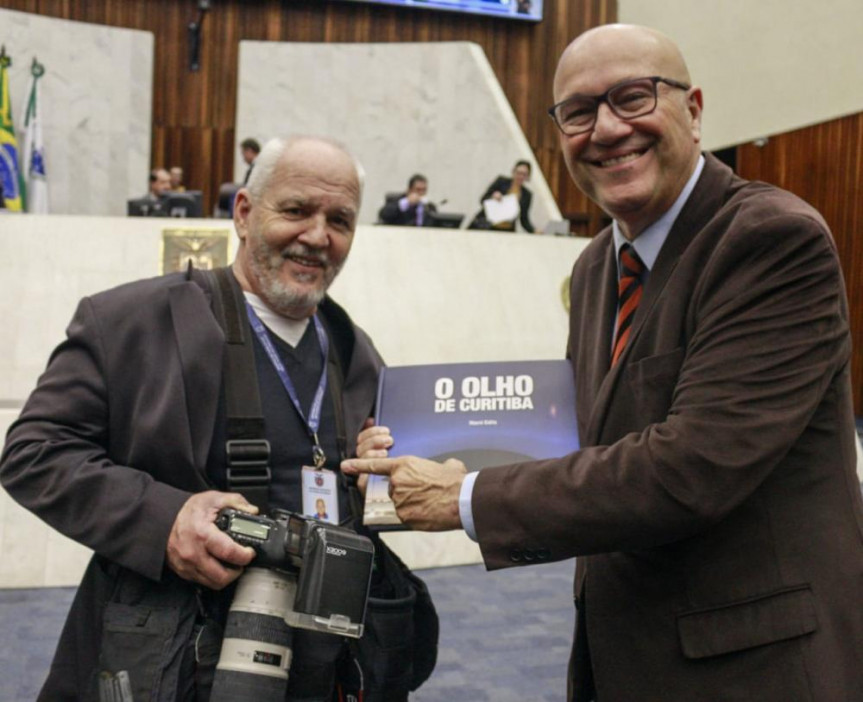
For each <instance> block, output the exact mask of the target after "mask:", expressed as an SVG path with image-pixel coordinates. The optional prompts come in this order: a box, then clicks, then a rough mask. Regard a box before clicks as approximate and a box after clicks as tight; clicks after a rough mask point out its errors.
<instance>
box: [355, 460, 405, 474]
mask: <svg viewBox="0 0 863 702" xmlns="http://www.w3.org/2000/svg"><path fill="white" fill-rule="evenodd" d="M396 465H397V462H396V460H395V459H393V458H349V459H348V460H346V461H342V471H343V472H344V473H347V474H348V475H359V474H360V473H373V474H374V475H389V474H390V473H392V471H393V469H394V468H395V467H396Z"/></svg>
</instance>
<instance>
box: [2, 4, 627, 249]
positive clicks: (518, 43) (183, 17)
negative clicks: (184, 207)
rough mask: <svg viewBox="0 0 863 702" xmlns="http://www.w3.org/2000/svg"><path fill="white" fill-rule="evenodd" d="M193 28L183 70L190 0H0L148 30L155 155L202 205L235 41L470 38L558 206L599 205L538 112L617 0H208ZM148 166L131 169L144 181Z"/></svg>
mask: <svg viewBox="0 0 863 702" xmlns="http://www.w3.org/2000/svg"><path fill="white" fill-rule="evenodd" d="M211 4H212V9H211V10H210V11H209V12H208V13H207V14H206V17H205V18H204V22H203V28H202V34H201V57H200V58H201V69H200V71H199V72H197V73H192V72H190V71H189V70H188V40H187V25H188V24H189V22H191V21H192V20H193V19H195V18H196V17H197V2H196V1H195V0H104V1H103V2H92V1H90V0H0V7H5V8H8V9H12V10H22V11H25V12H35V13H39V14H42V15H46V16H51V17H60V18H63V19H71V20H78V21H83V22H94V23H98V24H106V25H111V26H116V27H128V28H131V29H142V30H146V31H150V32H153V34H154V35H155V54H156V56H155V67H154V87H153V145H152V146H153V148H152V154H153V157H152V159H153V165H154V166H157V165H166V166H171V165H181V166H183V168H184V169H185V172H186V181H187V183H188V184H189V185H190V186H191V187H200V188H201V189H202V190H203V191H204V198H205V206H206V207H208V208H209V207H211V206H212V203H213V198H214V196H215V193H216V191H217V189H218V185H219V183H221V182H224V181H229V180H231V178H232V174H233V162H234V158H237V157H239V154H237V153H234V146H233V139H234V124H235V114H236V93H237V58H238V54H239V41H240V40H242V39H256V40H268V41H304V42H416V41H473V42H476V43H477V44H479V45H480V46H482V47H483V49H484V50H485V52H486V54H487V55H488V57H489V61H490V62H491V65H492V67H493V68H494V71H495V73H496V75H497V77H498V80H500V82H501V84H502V86H503V90H504V92H505V93H506V96H507V98H508V99H509V101H510V103H511V104H512V106H513V110H514V111H515V114H516V117H517V118H518V120H519V122H520V123H521V125H522V128H523V130H524V132H525V134H526V135H527V139H528V142H529V143H530V145H531V148H532V149H533V151H534V153H535V155H536V158H537V160H538V162H539V164H540V167H541V168H542V170H543V172H544V173H545V174H546V177H547V179H548V182H549V186H550V187H551V189H552V192H553V193H554V194H555V196H556V198H557V200H558V204H559V206H560V209H561V210H562V211H563V212H565V213H586V212H589V213H591V219H590V220H589V222H588V225H587V226H586V228H585V230H586V231H589V232H590V233H595V231H596V230H597V229H598V227H599V218H600V212H599V210H598V209H597V208H596V207H595V206H592V205H589V203H588V201H587V199H586V198H585V197H584V196H583V195H582V194H581V193H580V192H579V191H578V190H577V189H576V188H575V186H574V185H573V184H572V182H571V180H570V178H569V175H568V174H567V173H566V169H565V167H563V164H562V160H561V157H560V149H559V147H558V143H557V134H556V132H555V129H554V126H553V125H552V123H551V121H550V120H549V118H548V116H547V115H546V113H545V110H546V108H547V107H548V106H549V105H550V104H551V102H552V96H551V83H552V78H553V76H554V69H555V66H556V64H557V59H558V57H559V55H560V53H561V52H562V51H563V49H564V47H565V46H566V45H567V44H568V43H569V41H571V40H572V39H573V38H574V37H575V36H577V35H578V34H580V33H581V32H582V31H584V30H585V29H588V28H590V27H592V26H596V25H599V24H604V23H607V22H611V21H614V20H615V18H616V14H617V3H616V0H545V18H544V20H543V21H542V22H540V23H538V24H534V23H527V22H521V21H515V20H505V19H497V18H490V17H474V16H469V15H462V14H456V13H449V12H433V11H423V10H420V9H416V8H399V7H387V6H382V5H364V4H353V3H347V2H337V1H332V0H281V1H279V0H257V1H252V0H246V1H243V0H216V1H215V2H213V3H211ZM145 177H146V174H142V175H141V182H142V187H143V184H144V183H145V180H144V179H145Z"/></svg>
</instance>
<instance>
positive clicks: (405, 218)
mask: <svg viewBox="0 0 863 702" xmlns="http://www.w3.org/2000/svg"><path fill="white" fill-rule="evenodd" d="M428 188H429V183H428V179H427V178H426V177H425V176H424V175H421V174H419V173H417V174H416V175H412V176H411V179H410V180H409V181H408V191H407V192H406V193H405V194H404V195H402V196H401V197H400V198H398V199H396V198H393V199H391V200H387V202H386V204H384V206H383V207H382V208H381V209H380V211H379V212H378V218H379V219H380V220H381V222H382V223H383V224H396V225H399V226H402V227H427V226H430V221H429V215H430V214H433V213H434V212H435V211H436V210H437V208H436V207H435V206H434V203H432V202H429V201H428V198H427V197H426V193H427V192H428Z"/></svg>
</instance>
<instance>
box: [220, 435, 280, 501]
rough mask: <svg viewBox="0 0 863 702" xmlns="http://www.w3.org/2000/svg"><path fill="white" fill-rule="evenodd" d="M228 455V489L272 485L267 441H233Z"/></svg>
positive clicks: (227, 444)
mask: <svg viewBox="0 0 863 702" xmlns="http://www.w3.org/2000/svg"><path fill="white" fill-rule="evenodd" d="M225 451H226V452H227V455H228V489H229V490H238V489H240V490H241V489H242V488H244V487H257V486H262V487H267V486H269V484H270V442H269V441H267V440H266V439H232V440H230V441H228V442H226V443H225Z"/></svg>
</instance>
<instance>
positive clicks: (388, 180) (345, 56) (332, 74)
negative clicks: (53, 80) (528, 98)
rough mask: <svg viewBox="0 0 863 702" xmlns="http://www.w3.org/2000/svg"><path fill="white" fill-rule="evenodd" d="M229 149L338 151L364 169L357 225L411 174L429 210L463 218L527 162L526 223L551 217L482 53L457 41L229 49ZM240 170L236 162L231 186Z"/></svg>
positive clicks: (542, 185) (541, 183)
mask: <svg viewBox="0 0 863 702" xmlns="http://www.w3.org/2000/svg"><path fill="white" fill-rule="evenodd" d="M236 124H237V130H236V136H237V142H238V143H239V142H240V141H242V140H243V139H244V138H246V137H255V138H257V139H259V140H260V141H261V142H262V143H263V142H264V141H265V140H266V139H269V138H271V137H274V136H283V135H286V134H291V133H300V134H324V135H327V136H330V137H333V138H336V139H339V140H340V141H342V142H344V143H345V144H346V145H347V146H348V147H349V148H350V149H351V150H352V151H353V152H354V153H355V154H356V156H357V157H358V158H359V159H360V160H361V161H362V163H363V165H364V166H365V169H366V172H367V181H366V196H365V199H364V206H363V209H362V211H361V213H360V215H361V219H360V221H361V222H363V223H371V222H374V221H375V220H376V218H377V211H378V209H379V208H380V207H381V206H382V205H383V202H384V193H386V192H392V191H399V190H404V189H405V188H406V186H407V181H408V179H409V178H410V176H411V175H412V174H413V173H416V172H420V173H423V174H424V175H426V176H427V177H428V179H429V197H430V199H431V200H432V201H436V202H438V203H440V202H441V201H442V200H447V203H446V204H445V205H443V206H442V207H441V208H440V209H441V210H442V211H448V212H460V213H464V214H465V215H467V217H466V220H465V222H464V225H466V224H467V223H468V222H469V221H470V218H471V217H473V215H474V214H475V213H476V212H477V211H478V210H479V208H480V203H479V199H480V197H481V196H482V194H483V193H484V192H485V189H486V188H487V187H488V185H490V184H491V182H492V181H493V180H494V179H495V177H497V176H498V175H501V174H503V175H509V174H510V172H511V170H512V167H513V165H514V163H515V161H517V160H519V159H527V160H528V161H530V162H531V163H532V164H533V166H534V167H533V176H532V178H531V182H530V184H529V187H530V189H531V190H532V191H533V193H534V200H533V205H532V207H531V212H530V216H531V219H532V221H533V224H534V226H536V227H537V229H538V230H540V231H542V229H543V227H544V225H545V224H546V222H548V221H549V220H559V219H560V212H559V210H558V208H557V205H556V204H555V201H554V198H553V197H552V195H551V192H550V190H549V188H548V185H547V183H546V182H545V179H544V178H543V175H542V173H541V172H539V170H538V167H537V165H536V162H535V160H534V157H533V153H532V152H531V149H530V145H529V144H528V142H527V139H526V138H525V136H524V134H523V132H522V131H521V127H520V126H519V124H518V121H517V120H516V118H515V115H514V113H513V111H512V108H511V107H510V105H509V102H507V100H506V97H505V96H504V94H503V91H502V89H501V87H500V84H499V83H498V81H497V78H496V77H495V75H494V71H493V70H492V68H491V66H490V64H489V62H488V59H487V58H486V56H485V54H484V53H483V51H482V49H481V48H480V47H479V46H478V45H476V44H472V43H468V42H436V43H411V44H396V43H394V44H303V43H276V42H260V41H243V42H240V66H239V88H238V94H237V120H236ZM245 168H246V167H245V164H244V163H243V162H242V160H241V159H237V162H236V172H235V178H236V179H237V180H242V178H243V175H244V174H245Z"/></svg>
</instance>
